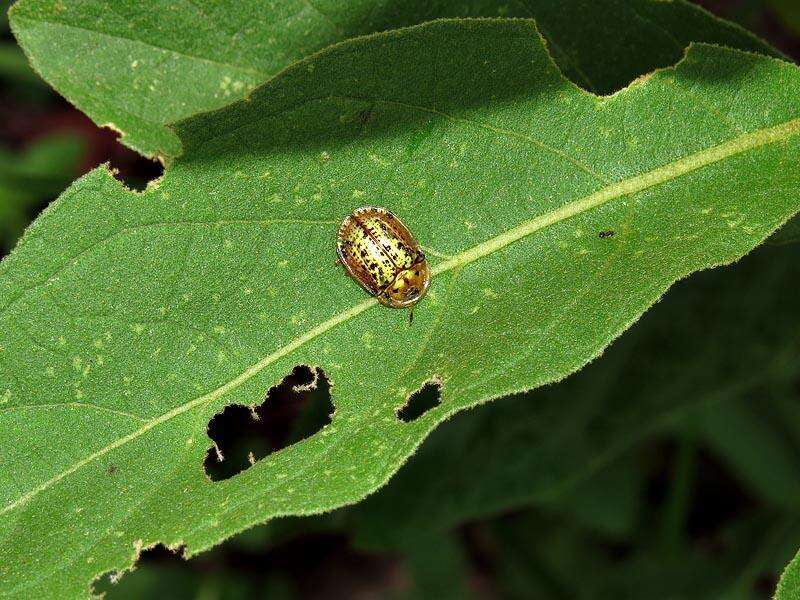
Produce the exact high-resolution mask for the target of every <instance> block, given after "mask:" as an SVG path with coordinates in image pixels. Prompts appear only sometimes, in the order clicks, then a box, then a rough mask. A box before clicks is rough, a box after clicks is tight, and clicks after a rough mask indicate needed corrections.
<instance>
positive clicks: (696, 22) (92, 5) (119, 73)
mask: <svg viewBox="0 0 800 600" xmlns="http://www.w3.org/2000/svg"><path fill="white" fill-rule="evenodd" d="M478 16H482V17H497V16H505V17H524V18H536V19H537V21H538V22H539V24H540V28H541V30H542V31H543V32H544V34H545V36H546V37H547V39H548V40H549V42H550V44H551V47H552V49H553V51H554V58H555V60H556V61H557V62H558V64H559V65H560V66H561V67H562V69H563V70H564V72H565V73H566V74H567V75H568V76H569V77H571V78H572V79H573V80H574V81H576V82H578V83H579V84H580V85H582V86H584V87H585V88H587V89H589V90H590V91H594V92H603V93H607V92H611V91H613V90H616V89H617V88H619V87H621V86H623V85H625V84H627V83H628V82H629V81H631V80H632V79H634V78H635V77H637V76H639V75H641V74H643V73H647V72H649V71H651V70H652V69H654V68H656V67H663V66H667V65H670V64H673V63H675V62H676V61H677V60H678V58H679V57H680V55H681V53H682V52H683V50H684V48H685V47H686V45H687V44H688V43H689V42H693V41H694V42H709V43H719V44H725V45H729V46H733V47H736V48H740V49H744V50H754V51H759V52H766V53H774V52H775V51H774V50H772V49H771V48H769V47H768V46H767V45H766V44H765V43H764V42H761V41H760V40H758V39H756V38H755V37H754V36H752V35H750V34H749V33H747V32H745V31H744V30H742V29H739V28H738V27H736V26H734V25H731V24H730V23H725V22H723V21H720V20H717V19H715V18H714V17H712V16H711V15H709V14H708V13H706V12H704V11H702V10H701V9H699V8H697V7H695V6H693V5H691V4H689V3H687V2H684V1H683V0H675V1H672V2H662V1H656V0H593V1H591V2H587V1H586V0H562V1H561V2H552V1H551V0H519V1H515V2H507V1H505V0H468V1H466V2H464V1H463V0H458V1H457V0H410V1H405V2H401V3H398V2H395V1H393V0H355V1H350V2H346V3H343V2H337V1H336V0H314V1H313V2H312V1H311V0H285V1H282V2H274V1H271V0H224V1H221V2H220V1H217V0H214V1H210V0H200V1H197V0H195V1H192V2H190V1H189V0H183V1H181V2H177V3H176V2H174V1H172V0H159V1H158V2H146V3H145V2H140V1H138V0H114V1H113V2H109V1H108V0H21V1H20V2H18V3H17V4H16V5H15V7H14V10H13V16H12V26H13V29H14V32H15V34H16V35H17V38H18V39H19V41H20V44H21V45H22V47H23V48H24V49H25V50H26V52H27V53H28V55H29V56H30V58H31V61H32V63H33V66H34V68H35V69H36V70H37V71H38V72H39V73H41V75H42V77H44V78H45V79H46V80H47V81H49V82H50V83H51V84H52V85H53V87H55V88H56V89H57V90H58V91H59V92H61V93H62V94H63V95H64V96H65V97H66V98H67V99H69V100H70V101H71V102H73V103H74V104H75V105H76V106H77V107H78V108H80V109H81V110H82V111H84V112H85V113H86V114H88V115H89V116H90V117H91V118H92V119H93V120H94V121H95V122H96V123H98V124H101V125H110V126H112V127H114V128H116V129H118V130H121V131H122V132H123V138H122V139H123V141H124V142H125V143H126V144H128V145H130V146H131V147H133V148H134V149H137V150H140V151H141V152H143V153H144V154H147V155H160V156H164V157H170V156H174V155H176V154H178V153H179V151H180V144H179V142H178V139H177V138H176V137H175V136H174V134H173V133H172V132H171V131H169V130H168V129H166V128H165V127H164V124H165V123H170V122H174V121H176V120H178V119H181V118H186V117H189V116H191V115H195V114H197V113H200V112H203V111H207V110H210V109H214V108H218V107H220V106H223V105H225V104H228V103H230V102H232V101H234V100H238V99H240V98H244V97H246V96H247V95H249V94H250V92H251V91H252V90H253V89H254V88H255V87H256V86H257V85H259V84H261V83H263V82H265V81H266V80H268V79H269V78H270V77H272V76H273V75H275V74H276V73H278V72H279V71H281V70H282V69H284V68H285V67H287V66H288V65H290V64H291V63H292V62H294V61H295V60H297V59H299V58H302V57H304V56H308V55H309V54H310V53H312V52H314V51H316V50H319V49H320V48H323V47H325V46H328V45H329V44H332V43H334V42H340V41H343V40H346V39H348V38H351V37H354V36H357V35H363V34H367V33H372V32H376V31H383V30H386V29H392V28H395V27H400V26H406V25H413V24H417V23H420V22H423V21H428V20H431V19H435V18H440V17H478Z"/></svg>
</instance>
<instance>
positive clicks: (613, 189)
mask: <svg viewBox="0 0 800 600" xmlns="http://www.w3.org/2000/svg"><path fill="white" fill-rule="evenodd" d="M798 134H800V118H798V119H792V120H790V121H786V122H783V123H780V124H778V125H774V126H771V127H766V128H763V129H758V130H755V131H752V132H750V133H747V134H744V135H740V136H738V137H736V138H733V139H731V140H729V141H727V142H724V143H722V144H718V145H715V146H711V147H709V148H707V149H705V150H701V151H699V152H696V153H694V154H690V155H689V156H686V157H684V158H681V159H678V160H676V161H674V162H671V163H669V164H667V165H664V166H661V167H658V168H656V169H653V170H651V171H648V172H646V173H643V174H641V175H636V176H634V177H631V178H628V179H624V180H621V181H618V182H616V183H613V184H611V185H608V186H606V187H603V188H601V189H599V190H597V191H595V192H593V193H592V194H590V195H588V196H585V197H583V198H580V199H578V200H575V201H573V202H570V203H567V204H565V205H563V206H561V207H559V208H557V209H555V210H552V211H550V212H548V213H545V214H542V215H539V216H538V217H535V218H533V219H530V220H528V221H524V222H523V223H520V224H519V225H517V226H516V227H513V228H511V229H509V230H507V231H505V232H504V233H501V234H500V235H497V236H495V237H493V238H490V239H488V240H486V241H484V242H481V243H480V244H477V245H475V246H473V247H472V248H469V249H467V250H464V251H462V252H460V253H458V254H456V255H455V256H453V257H452V258H449V259H447V260H444V261H442V262H441V263H439V264H438V265H436V266H435V267H434V268H433V269H432V272H433V275H439V274H442V273H446V272H448V271H452V270H454V269H457V268H460V267H463V266H466V265H469V264H471V263H474V262H476V261H478V260H480V259H481V258H484V257H486V256H489V255H491V254H494V253H495V252H498V251H500V250H502V249H503V248H505V247H506V246H509V245H510V244H513V243H514V242H517V241H519V240H521V239H523V238H525V237H527V236H529V235H531V234H533V233H535V232H536V231H539V230H541V229H544V228H546V227H549V226H551V225H554V224H555V223H558V222H561V221H564V220H567V219H570V218H572V217H574V216H576V215H579V214H582V213H584V212H587V211H589V210H591V209H593V208H597V207H599V206H602V205H603V204H606V203H607V202H610V201H611V200H614V199H616V198H621V197H625V196H630V195H633V194H636V193H639V192H642V191H644V190H646V189H649V188H652V187H655V186H658V185H660V184H662V183H666V182H668V181H673V180H675V179H678V178H679V177H682V176H684V175H688V174H689V173H692V172H694V171H697V170H699V169H702V168H704V167H707V166H709V165H712V164H715V163H717V162H721V161H723V160H725V159H727V158H731V157H733V156H737V155H739V154H742V153H744V152H746V151H748V150H754V149H756V148H759V147H761V146H766V145H769V144H773V143H776V142H779V141H782V140H787V139H789V138H791V137H793V136H795V135H798ZM376 305H377V300H375V299H374V298H369V299H366V300H363V301H361V302H359V303H358V304H356V305H355V306H353V307H351V308H349V309H348V310H346V311H344V312H342V313H339V314H338V315H335V316H333V317H331V318H330V319H328V320H327V321H323V322H322V323H320V324H319V325H317V326H315V327H313V328H311V329H310V330H308V331H307V332H306V333H304V334H303V335H301V336H299V337H297V338H295V339H294V340H292V341H291V342H289V343H288V344H286V345H284V346H282V347H281V348H278V349H277V350H275V351H274V352H272V353H271V354H269V355H267V356H265V357H264V358H262V359H261V360H260V361H258V362H256V363H255V364H253V365H251V366H250V367H248V368H247V369H245V370H244V371H243V372H242V373H241V374H240V375H238V376H237V377H235V378H234V379H231V380H230V381H228V382H227V383H226V384H224V385H222V386H220V387H218V388H216V389H215V390H212V391H211V392H208V393H207V394H204V395H202V396H199V397H197V398H195V399H193V400H190V401H189V402H186V403H184V404H182V405H180V406H177V407H175V408H173V409H172V410H170V411H168V412H166V413H164V414H163V415H161V416H159V417H156V418H155V419H153V420H152V421H149V422H147V423H146V424H145V425H143V426H142V427H140V428H139V429H136V430H134V431H132V432H131V433H129V434H127V435H125V436H123V437H121V438H119V439H118V440H116V441H114V442H112V443H110V444H108V445H107V446H105V447H103V448H101V449H99V450H97V451H95V452H93V453H92V454H90V455H89V456H87V457H86V458H84V459H83V460H80V461H78V462H76V463H74V464H73V465H71V466H70V467H69V468H67V469H66V470H64V471H62V472H61V473H59V474H57V475H55V476H53V477H52V478H50V479H49V480H47V481H45V482H44V483H42V484H40V485H38V486H36V487H35V488H33V489H32V490H31V491H29V492H28V493H26V494H23V495H22V496H20V497H19V498H18V499H17V500H15V501H14V502H12V503H10V504H8V505H6V506H5V507H3V508H2V509H0V515H3V514H5V513H7V512H10V511H12V510H14V509H15V508H17V507H19V506H22V505H24V504H26V503H27V502H29V501H30V500H31V499H33V498H34V497H35V496H37V495H38V494H40V493H41V492H43V491H45V490H47V489H48V488H50V487H52V486H53V485H55V484H56V483H58V482H59V481H61V480H62V479H64V478H65V477H68V476H69V475H71V474H72V473H74V472H76V471H77V470H79V469H80V468H81V467H83V466H85V465H87V464H89V463H91V462H93V461H94V460H96V459H97V458H100V457H101V456H104V455H105V454H108V453H109V452H111V451H112V450H115V449H116V448H119V447H121V446H124V445H125V444H127V443H128V442H130V441H133V440H135V439H137V438H139V437H141V436H142V435H144V434H145V433H147V432H148V431H150V430H151V429H153V428H155V427H157V426H159V425H161V424H162V423H166V422H167V421H169V420H171V419H173V418H174V417H177V416H178V415H181V414H183V413H185V412H187V411H189V410H192V409H194V408H196V407H198V406H201V405H206V404H209V403H211V402H213V401H214V400H217V399H219V398H221V397H223V396H225V395H226V394H227V393H228V392H230V391H232V390H234V389H236V388H238V387H239V386H240V385H242V384H243V383H245V382H246V381H248V380H250V379H251V378H253V377H255V376H256V375H258V373H260V372H261V371H263V370H264V369H265V368H267V367H268V366H269V365H271V364H273V363H274V362H276V361H278V360H280V359H281V358H283V357H285V356H287V355H288V354H291V353H292V352H294V351H295V350H297V349H298V348H300V347H301V346H303V345H305V344H306V343H308V342H310V341H312V340H314V339H316V338H317V337H319V336H321V335H323V334H325V333H327V332H328V331H330V330H331V329H334V328H335V327H338V326H339V325H341V324H342V323H345V322H347V321H349V320H350V319H353V318H355V317H357V316H358V315H360V314H361V313H363V312H364V311H366V310H368V309H369V308H372V307H373V306H376Z"/></svg>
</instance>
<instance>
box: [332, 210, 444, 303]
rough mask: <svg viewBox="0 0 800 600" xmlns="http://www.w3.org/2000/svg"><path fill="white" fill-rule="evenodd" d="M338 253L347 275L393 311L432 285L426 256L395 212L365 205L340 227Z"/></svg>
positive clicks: (415, 298) (422, 293)
mask: <svg viewBox="0 0 800 600" xmlns="http://www.w3.org/2000/svg"><path fill="white" fill-rule="evenodd" d="M336 251H337V254H338V255H339V262H341V263H342V265H344V268H345V269H346V270H347V273H348V275H350V277H352V278H353V279H355V280H356V281H357V282H358V284H359V285H360V286H361V287H363V288H364V289H365V290H367V291H368V292H369V293H370V294H372V295H373V296H375V297H376V298H377V300H378V302H380V303H381V304H383V305H384V306H389V307H391V308H410V307H413V306H414V305H415V304H416V303H417V302H419V301H420V300H422V298H423V297H424V296H425V294H426V293H427V291H428V287H429V286H430V283H431V270H430V267H428V261H427V260H426V258H425V253H424V252H423V251H422V249H421V248H420V246H419V244H418V243H417V240H415V239H414V236H413V235H411V232H410V231H409V230H408V227H406V226H405V225H404V224H403V222H402V221H401V220H400V219H399V218H397V216H395V214H394V213H392V211H390V210H387V209H385V208H379V207H376V206H362V207H361V208H358V209H356V210H354V211H353V212H352V213H351V214H350V215H348V216H347V217H345V219H344V221H342V224H341V226H340V227H339V233H338V235H337V243H336Z"/></svg>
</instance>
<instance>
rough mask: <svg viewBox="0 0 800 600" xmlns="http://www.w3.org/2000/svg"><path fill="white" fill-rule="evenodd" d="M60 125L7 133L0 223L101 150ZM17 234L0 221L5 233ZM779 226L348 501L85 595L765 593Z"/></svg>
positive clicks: (784, 405) (779, 388)
mask: <svg viewBox="0 0 800 600" xmlns="http://www.w3.org/2000/svg"><path fill="white" fill-rule="evenodd" d="M774 4H775V5H776V6H775V8H770V7H762V6H759V5H757V4H756V3H750V6H740V7H738V8H740V9H741V11H742V12H740V13H736V12H732V13H731V14H729V16H732V17H738V18H740V19H745V20H746V22H745V24H746V25H748V26H749V27H751V28H753V29H756V30H758V31H759V33H761V34H762V35H765V36H766V37H767V38H768V39H769V40H770V41H771V42H773V43H774V44H775V45H776V46H778V47H779V48H781V50H783V51H785V52H790V53H791V52H792V51H793V49H794V48H796V42H795V41H794V39H793V34H792V33H791V31H792V24H791V21H790V19H791V15H787V11H782V10H780V9H779V8H778V7H777V4H778V2H775V3H774ZM712 8H714V7H712ZM716 8H717V9H719V7H716ZM728 10H731V11H732V10H733V9H732V8H730V7H729V8H728ZM750 19H754V20H752V21H751V20H750ZM780 19H784V21H781V20H780ZM7 47H8V49H9V53H8V56H9V57H10V58H9V60H8V61H3V65H0V68H2V69H3V77H4V81H5V82H6V86H7V88H6V89H7V90H9V91H8V92H6V93H7V97H6V100H5V101H6V102H8V103H9V104H11V105H14V104H16V105H17V106H18V108H19V109H20V110H22V109H23V108H24V106H25V104H26V103H36V102H40V103H41V106H42V107H43V108H42V109H41V110H42V112H41V113H38V114H37V116H36V120H40V119H41V115H44V114H50V113H51V112H59V111H65V112H66V111H68V109H67V107H65V106H64V105H63V104H61V103H59V102H57V101H54V100H53V99H52V98H51V97H50V96H49V93H48V92H47V91H46V90H45V89H44V87H43V86H41V85H40V84H39V83H38V81H37V79H36V78H35V76H32V75H31V74H30V72H29V71H28V70H27V69H25V68H24V64H25V63H24V61H20V60H18V58H19V57H18V54H17V58H16V59H15V58H13V57H14V56H15V54H16V50H15V49H13V46H11V44H10V43H9V44H7ZM15 61H16V62H15ZM6 64H7V65H8V68H7V69H6ZM23 94H29V96H23ZM25 97H29V98H32V99H35V100H30V102H28V101H27V100H21V99H22V98H25ZM6 114H9V113H8V111H6ZM76 123H77V122H76ZM72 125H73V123H70V127H67V128H66V129H67V130H69V132H68V133H66V135H65V132H64V129H63V128H61V127H59V126H53V127H52V128H51V129H52V130H54V131H55V132H56V133H57V136H51V135H50V134H49V132H45V135H43V136H40V135H31V137H30V139H24V140H22V139H19V137H17V138H14V137H13V136H12V135H8V133H7V132H8V130H9V129H11V128H10V126H9V125H8V124H6V125H5V126H4V133H6V136H5V137H6V139H7V145H8V146H9V152H10V153H14V154H13V156H15V157H18V158H14V159H13V160H11V161H6V162H13V163H14V164H13V167H14V169H9V171H10V172H9V173H8V174H7V175H4V174H2V173H0V190H4V188H3V186H6V187H7V188H8V190H9V192H8V193H7V195H6V193H5V192H4V191H3V192H0V193H2V194H3V195H0V202H2V200H3V199H4V198H6V197H7V198H9V200H8V201H7V202H5V203H3V204H0V211H2V210H7V211H8V214H9V215H11V216H10V217H9V218H8V219H6V218H5V214H6V213H3V215H4V216H3V218H2V220H0V225H2V224H5V223H8V224H12V225H13V224H14V223H15V222H16V223H20V222H22V221H23V220H24V219H25V218H26V217H27V218H30V216H31V215H32V214H33V213H34V212H35V210H36V207H37V206H41V204H43V203H45V202H46V201H47V199H49V198H52V197H53V196H54V195H55V194H56V193H57V192H58V191H59V190H60V189H61V187H63V185H65V184H66V183H67V182H68V181H69V180H70V179H71V178H72V177H73V175H74V173H75V170H77V169H81V168H86V167H87V166H89V165H91V164H92V162H91V161H92V160H96V158H94V157H89V161H90V162H89V163H88V165H87V164H86V160H87V157H86V154H87V153H88V152H91V151H92V149H95V151H96V147H97V146H101V147H102V145H103V143H102V142H98V141H97V140H96V139H95V138H94V137H93V136H94V135H95V134H94V133H89V132H88V131H87V128H88V127H89V126H88V125H87V124H86V123H85V122H81V124H80V125H78V126H75V127H73V126H72ZM114 152H120V151H119V150H114ZM107 154H110V152H107ZM119 156H120V155H119V154H116V155H115V156H114V157H115V158H116V159H117V160H118V161H119V162H120V163H121V164H122V165H126V164H127V165H131V164H133V165H140V166H139V167H136V169H138V170H139V173H140V174H141V175H140V177H141V178H142V179H146V178H147V177H148V176H150V175H152V172H153V171H152V167H151V166H149V165H147V163H143V162H141V163H140V162H138V161H137V159H134V158H133V157H130V155H125V156H127V157H126V158H122V159H119ZM43 161H44V162H43ZM51 161H52V162H51ZM43 164H44V165H45V166H46V165H47V164H50V166H49V168H45V169H42V168H41V165H43ZM136 169H129V172H131V171H133V172H135V170H136ZM54 174H58V176H60V177H61V179H58V178H57V177H56V176H54ZM3 177H6V179H7V180H8V181H9V183H5V180H4V179H3ZM20 180H24V181H25V184H24V185H17V187H16V188H15V187H14V183H15V182H18V181H20ZM59 182H63V183H59ZM20 191H22V192H24V193H22V194H20ZM18 198H21V199H18ZM18 230H19V225H13V226H12V227H8V230H7V231H3V233H2V235H3V236H5V237H4V239H5V240H7V241H6V244H7V245H8V246H10V245H11V244H12V240H13V237H14V236H16V235H17V233H18ZM787 233H789V232H782V233H781V235H782V236H783V237H782V238H779V237H776V238H775V240H774V245H772V246H766V247H764V248H762V249H760V250H758V251H757V252H756V253H754V254H753V255H751V256H749V257H747V258H746V259H744V260H743V261H742V262H741V263H740V264H739V265H737V267H736V268H735V269H727V270H723V271H714V272H709V273H703V274H701V275H700V276H697V277H695V278H693V279H692V280H690V281H687V282H684V283H681V284H680V285H679V286H678V288H677V289H675V290H673V291H672V292H671V293H670V294H669V295H668V296H667V297H666V298H665V299H664V300H663V301H662V302H661V303H660V304H659V305H658V306H657V307H655V308H654V309H653V310H652V311H651V312H650V313H648V314H647V315H646V316H645V318H644V319H643V321H642V322H641V323H640V324H639V325H637V327H636V328H634V329H633V330H631V331H630V332H629V333H628V334H626V335H625V336H624V337H623V338H622V339H621V340H620V341H619V343H617V344H615V345H614V346H612V347H611V349H610V350H609V351H608V353H607V354H606V356H605V357H604V358H603V360H602V361H598V362H597V363H595V364H593V365H591V366H590V367H588V368H587V369H586V370H584V371H583V372H581V373H580V374H578V375H577V376H575V377H574V378H571V379H570V380H568V381H566V382H564V383H563V384H561V385H559V386H557V387H553V388H551V389H547V390H541V391H539V392H536V393H534V394H532V395H531V396H530V397H529V396H521V397H516V398H509V399H506V400H503V401H502V402H497V403H493V404H490V405H487V406H483V407H480V408H478V409H474V410H473V411H471V412H470V413H467V414H463V415H460V416H458V417H457V418H455V419H453V420H452V421H451V422H448V423H447V424H445V425H444V426H443V427H441V428H440V429H439V430H437V431H436V432H435V433H434V434H433V435H432V436H431V438H430V439H429V440H427V441H426V442H425V444H424V445H423V446H422V448H421V449H420V451H419V452H418V454H417V455H416V456H415V457H414V458H413V459H412V460H411V461H410V462H409V464H408V465H406V466H405V467H404V468H403V470H402V471H401V472H400V473H399V474H398V476H397V477H396V478H395V479H394V480H393V481H392V482H391V483H390V484H389V485H388V486H387V487H386V488H384V489H383V490H381V491H380V492H379V493H377V494H376V495H375V496H373V497H371V498H369V499H368V500H367V501H365V502H363V503H362V504H360V505H358V506H355V507H352V508H348V509H342V510H340V511H337V512H335V513H333V514H330V515H326V516H323V517H312V518H304V519H286V520H283V521H276V522H273V523H271V524H269V525H268V526H265V527H261V528H257V529H255V530H252V531H249V532H246V533H245V534H242V535H241V536H239V537H237V538H234V539H233V540H231V541H230V542H228V543H226V544H225V545H224V546H222V547H220V548H218V549H216V550H213V551H211V552H209V553H207V554H204V555H201V556H200V557H198V558H196V559H194V560H193V561H191V562H189V563H183V562H182V561H180V560H179V559H177V558H172V557H171V555H170V554H169V553H168V552H166V551H161V550H158V549H157V550H155V551H153V552H151V553H150V554H149V555H148V556H146V557H145V559H144V561H143V562H144V566H143V567H141V568H140V569H138V570H136V571H135V572H133V573H131V574H129V575H126V576H125V577H124V578H123V579H122V581H121V583H120V584H118V585H116V586H109V585H108V583H107V582H102V583H100V584H99V585H100V587H101V588H103V589H108V590H109V597H124V596H126V595H127V596H129V597H141V596H142V595H144V594H148V595H150V594H153V595H158V594H163V593H164V591H165V590H169V592H170V593H172V594H175V595H177V596H181V597H195V596H200V595H202V596H206V597H208V596H211V597H213V596H216V597H226V598H228V597H230V598H235V597H252V595H253V594H260V595H264V596H265V597H295V596H297V595H301V596H302V595H313V594H314V593H319V592H320V591H329V592H330V593H331V594H337V593H338V594H343V595H348V594H351V593H355V592H364V593H381V594H388V593H392V594H397V595H398V596H400V595H409V594H410V595H420V594H424V595H427V596H429V597H444V595H445V594H450V595H452V596H453V597H463V596H462V595H461V594H462V592H464V593H466V592H467V591H468V592H469V593H473V594H477V595H488V596H492V595H494V596H503V597H532V596H533V597H553V598H560V597H564V598H571V597H578V596H583V597H593V598H594V597H647V598H659V597H697V598H707V597H711V596H719V597H742V598H748V597H767V596H769V595H770V594H771V592H772V590H773V589H774V586H775V582H776V578H777V574H778V573H779V572H780V571H781V570H782V568H783V567H784V565H785V564H786V563H787V562H788V561H789V559H790V558H791V557H792V555H793V554H794V552H795V550H796V546H797V544H798V541H799V540H800V514H798V502H797V500H798V494H800V482H798V475H797V473H798V472H799V471H798V469H797V467H798V460H800V454H799V453H800V412H798V406H797V401H798V394H800V385H799V383H798V382H799V381H800V378H799V377H798V372H797V369H798V366H797V365H800V361H798V358H800V356H798V355H799V354H800V323H799V322H798V318H799V317H800V316H798V315H797V311H796V309H795V302H794V293H793V290H794V289H795V285H794V283H795V282H796V281H797V276H798V272H797V266H796V265H798V264H800V263H799V262H798V258H800V256H798V249H797V246H795V245H794V244H792V243H791V242H792V240H793V239H795V238H794V237H793V236H792V235H787ZM283 393H285V395H286V396H287V397H288V396H292V394H291V392H289V391H286V390H285V391H284V392H283ZM319 394H320V395H322V396H324V394H325V388H324V387H323V388H322V389H321V390H320V392H319ZM313 396H314V395H313V394H312V395H306V397H305V398H303V399H301V400H303V401H304V402H302V403H301V404H305V405H307V406H312V407H313V406H314V403H315V399H314V397H313ZM262 433H263V432H254V435H257V436H258V440H257V441H254V442H253V443H266V442H264V436H263V435H261V434H262ZM289 439H291V438H289ZM245 445H248V444H245ZM249 445H250V446H252V443H251V444H249ZM387 523H391V524H392V526H391V528H388V529H387ZM365 565H367V567H365ZM786 594H787V595H785V597H786V598H789V597H792V595H791V594H792V592H791V591H789V592H786Z"/></svg>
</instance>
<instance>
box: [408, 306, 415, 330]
mask: <svg viewBox="0 0 800 600" xmlns="http://www.w3.org/2000/svg"><path fill="white" fill-rule="evenodd" d="M413 322H414V309H413V308H411V309H409V311H408V325H409V326H411V323H413Z"/></svg>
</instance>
